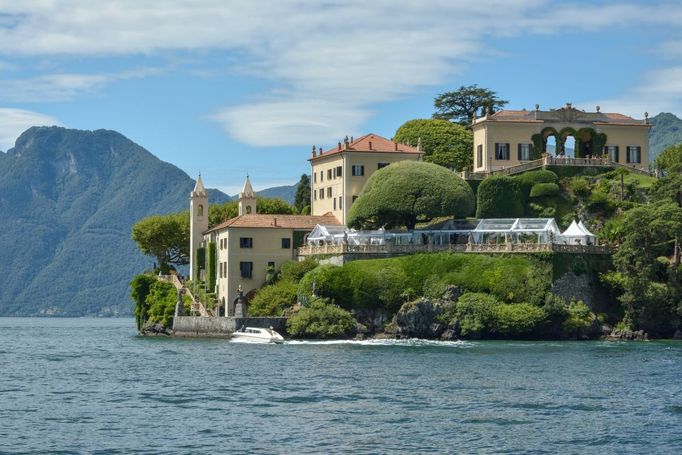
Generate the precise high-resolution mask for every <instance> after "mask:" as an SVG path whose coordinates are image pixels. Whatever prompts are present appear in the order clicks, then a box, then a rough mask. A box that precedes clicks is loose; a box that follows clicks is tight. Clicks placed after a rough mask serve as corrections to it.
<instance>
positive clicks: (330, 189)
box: [327, 186, 332, 197]
mask: <svg viewBox="0 0 682 455" xmlns="http://www.w3.org/2000/svg"><path fill="white" fill-rule="evenodd" d="M327 197H332V187H331V186H330V187H329V188H327Z"/></svg>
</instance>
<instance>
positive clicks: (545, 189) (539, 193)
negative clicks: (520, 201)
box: [530, 183, 559, 199]
mask: <svg viewBox="0 0 682 455" xmlns="http://www.w3.org/2000/svg"><path fill="white" fill-rule="evenodd" d="M558 194H559V185H557V184H556V183H536V184H535V185H533V188H532V189H531V190H530V197H531V198H532V199H536V198H541V197H551V196H557V195H558Z"/></svg>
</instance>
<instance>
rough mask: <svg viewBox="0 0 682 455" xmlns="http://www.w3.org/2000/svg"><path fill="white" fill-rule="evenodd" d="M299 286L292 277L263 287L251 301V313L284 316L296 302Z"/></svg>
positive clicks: (252, 314)
mask: <svg viewBox="0 0 682 455" xmlns="http://www.w3.org/2000/svg"><path fill="white" fill-rule="evenodd" d="M297 287H298V285H297V284H296V283H295V282H294V281H293V280H291V279H282V280H280V281H278V282H276V283H275V284H272V285H269V286H264V287H262V288H261V289H259V290H258V292H257V293H256V295H255V296H254V297H253V298H252V299H251V301H250V302H249V315H251V316H282V313H284V311H285V310H286V309H287V308H289V307H291V306H292V305H293V304H295V303H296V289H297Z"/></svg>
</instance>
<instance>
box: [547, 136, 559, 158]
mask: <svg viewBox="0 0 682 455" xmlns="http://www.w3.org/2000/svg"><path fill="white" fill-rule="evenodd" d="M545 153H549V154H550V155H552V156H556V154H557V148H556V136H555V135H551V136H548V137H547V139H546V140H545Z"/></svg>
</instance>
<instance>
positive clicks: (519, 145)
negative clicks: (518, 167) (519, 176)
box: [516, 144, 522, 161]
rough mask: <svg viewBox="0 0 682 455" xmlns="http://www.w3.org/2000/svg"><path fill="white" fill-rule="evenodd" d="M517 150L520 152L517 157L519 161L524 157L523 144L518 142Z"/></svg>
mask: <svg viewBox="0 0 682 455" xmlns="http://www.w3.org/2000/svg"><path fill="white" fill-rule="evenodd" d="M516 151H517V154H518V156H517V159H518V160H519V161H521V158H522V157H521V144H517V150H516Z"/></svg>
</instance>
